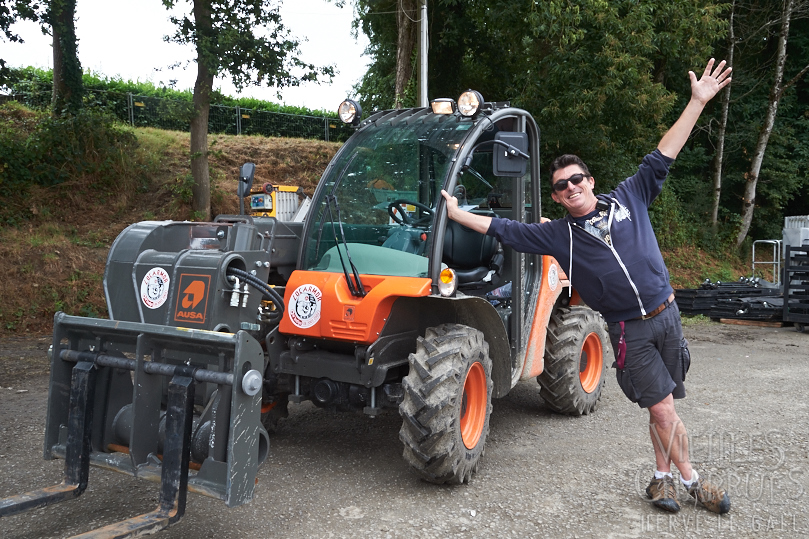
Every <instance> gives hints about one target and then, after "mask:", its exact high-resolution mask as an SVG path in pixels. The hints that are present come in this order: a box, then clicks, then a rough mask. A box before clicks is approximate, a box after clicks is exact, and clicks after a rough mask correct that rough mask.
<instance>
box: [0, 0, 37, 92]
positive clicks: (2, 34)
mask: <svg viewBox="0 0 809 539" xmlns="http://www.w3.org/2000/svg"><path fill="white" fill-rule="evenodd" d="M41 15H42V7H41V6H40V5H39V4H37V3H36V2H29V1H27V0H9V1H6V0H3V1H2V2H0V42H3V41H10V42H12V43H25V41H24V40H23V39H22V38H21V37H20V36H19V35H17V34H15V33H14V32H12V31H11V25H12V24H14V23H15V22H17V21H34V22H36V21H38V20H39V18H40V16H41ZM8 76H9V68H8V66H7V65H6V62H5V60H3V59H2V58H0V86H2V85H4V84H5V83H6V80H7V78H8Z"/></svg>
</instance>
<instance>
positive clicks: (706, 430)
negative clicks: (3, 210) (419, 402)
mask: <svg viewBox="0 0 809 539" xmlns="http://www.w3.org/2000/svg"><path fill="white" fill-rule="evenodd" d="M686 336H687V337H688V339H689V340H690V341H691V352H692V356H693V362H692V366H691V371H690V372H689V374H688V379H687V381H686V387H687V388H688V398H686V399H685V400H682V401H678V403H677V408H678V411H679V413H680V416H681V417H682V418H683V420H684V422H685V424H686V426H687V427H688V429H689V433H690V436H691V455H692V461H693V462H694V463H695V466H696V468H697V469H698V470H699V471H700V473H701V474H702V475H703V476H706V477H709V478H710V480H712V481H714V482H716V483H721V484H722V485H724V486H725V487H726V488H727V489H728V492H729V494H730V497H731V501H732V509H731V512H730V513H729V514H728V515H725V516H722V517H718V516H717V515H714V514H713V513H709V512H708V511H706V510H705V509H704V508H701V507H695V506H694V504H693V502H691V501H690V498H689V497H688V495H687V494H686V493H685V491H684V490H683V489H682V488H681V489H679V498H680V502H681V505H682V506H683V508H682V510H681V511H680V513H678V514H676V515H675V514H669V513H664V512H661V511H659V510H657V509H656V508H654V507H653V506H651V505H650V504H649V503H648V501H647V500H646V498H645V494H644V492H643V491H644V488H645V486H646V484H647V483H648V481H649V479H650V478H651V475H652V471H653V469H654V457H653V453H652V450H651V443H650V441H649V437H648V430H647V427H646V424H647V421H648V415H647V414H646V413H645V412H643V411H642V410H640V409H639V408H638V407H637V406H636V405H634V404H632V403H630V402H629V401H627V400H626V398H625V397H624V396H623V394H622V393H621V392H620V390H619V388H618V385H617V383H616V382H615V375H614V371H612V370H610V371H609V372H608V379H607V386H606V388H605V390H604V395H603V398H602V401H601V406H600V407H599V409H598V411H597V412H596V413H594V414H592V415H590V416H586V417H580V418H574V417H565V416H559V415H556V414H553V413H551V412H550V411H549V410H548V409H547V408H546V407H545V406H544V404H543V402H542V399H541V398H540V397H539V388H538V386H537V384H536V383H535V382H533V381H532V382H524V383H520V384H519V385H518V386H517V387H516V388H514V390H512V392H511V394H510V395H509V396H507V397H505V398H503V399H500V400H497V401H495V402H494V411H493V414H492V419H491V433H490V435H489V439H488V442H487V448H486V455H485V456H484V458H483V460H482V464H481V467H480V470H479V472H478V474H477V475H476V476H475V477H474V478H473V480H472V482H471V484H469V485H462V486H456V487H447V486H436V485H431V484H428V483H425V482H422V481H421V480H419V479H418V478H417V477H416V475H415V474H414V473H413V472H411V471H410V470H409V469H408V468H407V465H406V464H405V463H404V461H403V460H402V458H401V452H402V449H401V444H400V442H399V440H398V431H399V426H400V424H401V420H400V418H399V416H398V414H395V413H392V414H388V415H385V416H382V417H377V418H375V419H370V418H367V417H364V416H362V415H350V414H341V415H333V414H331V413H328V412H325V411H322V410H319V409H317V408H315V407H313V406H311V405H310V404H308V403H307V404H303V405H299V406H296V405H290V417H289V418H288V419H286V420H282V423H281V428H280V431H279V432H278V433H277V434H276V435H275V436H273V437H272V439H271V448H270V456H269V458H268V460H267V462H265V463H264V465H263V466H262V468H261V469H260V470H259V483H258V488H257V492H256V497H255V499H254V500H253V501H252V502H251V503H249V504H246V505H244V506H242V507H238V508H234V509H228V508H227V507H226V506H225V505H224V503H222V502H220V501H217V500H213V499H209V498H206V497H203V496H199V495H194V494H192V495H189V499H188V506H187V509H186V515H185V517H184V518H183V519H182V520H181V521H180V522H179V523H178V524H176V525H175V526H173V527H172V528H169V529H168V530H166V531H164V532H161V535H162V536H163V537H166V538H185V537H195V538H203V537H217V538H229V537H251V538H252V537H355V536H362V537H408V538H411V537H416V538H420V537H430V538H432V537H509V536H515V537H526V536H529V537H599V538H602V537H647V536H651V535H654V536H657V537H696V536H699V537H749V536H755V537H758V536H766V537H800V536H804V537H809V515H808V514H807V512H806V511H805V509H804V503H806V500H807V499H809V441H808V439H807V438H808V437H807V419H808V418H809V413H808V412H809V410H807V404H806V400H805V395H806V386H805V384H804V381H805V380H807V379H809V353H807V351H809V334H802V333H798V332H796V331H795V330H794V329H793V328H759V327H747V326H731V325H723V324H718V323H705V324H700V325H698V326H692V327H687V328H686ZM48 344H49V343H48V340H47V339H35V338H34V339H26V340H0V410H2V414H0V496H8V495H12V494H16V493H20V492H24V491H28V490H32V489H35V488H40V487H43V486H46V485H49V484H54V483H57V482H59V480H60V479H61V473H62V468H63V465H64V463H63V461H59V460H56V461H43V460H42V436H43V430H44V423H45V418H44V414H45V405H46V399H47V384H48V380H47V371H48V366H47V362H46V360H45V349H47V346H48ZM157 493H158V487H157V485H155V484H152V483H148V482H144V481H139V480H135V479H132V478H130V477H128V476H126V475H120V474H115V473H112V472H109V471H102V470H98V469H92V470H91V472H90V485H89V487H88V490H87V491H86V492H85V494H84V495H83V496H81V498H79V499H78V500H75V501H70V502H66V503H63V504H60V505H57V506H53V507H49V508H45V509H39V510H36V511H33V512H30V513H27V514H22V515H15V516H13V517H7V518H4V519H2V520H0V538H2V539H7V538H8V539H10V538H18V537H64V536H70V535H74V534H77V533H82V532H85V531H89V530H92V529H94V528H97V527H99V526H103V525H105V524H109V523H112V522H115V521H117V520H121V519H125V518H128V517H130V516H134V515H137V514H140V513H144V512H148V511H150V510H151V509H153V507H154V506H155V505H156V500H157Z"/></svg>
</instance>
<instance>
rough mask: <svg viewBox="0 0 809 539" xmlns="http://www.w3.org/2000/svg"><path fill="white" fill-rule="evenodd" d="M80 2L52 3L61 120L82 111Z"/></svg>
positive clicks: (57, 108) (55, 87) (56, 99)
mask: <svg viewBox="0 0 809 539" xmlns="http://www.w3.org/2000/svg"><path fill="white" fill-rule="evenodd" d="M75 17H76V0H61V1H54V2H51V5H50V12H49V14H48V18H49V20H50V23H51V32H52V33H53V97H52V99H51V107H52V110H53V113H54V114H55V115H57V116H60V115H62V114H63V113H64V112H65V111H70V112H75V111H77V110H78V109H79V108H81V94H82V80H81V76H82V70H81V64H80V63H79V57H78V47H77V46H76V25H75Z"/></svg>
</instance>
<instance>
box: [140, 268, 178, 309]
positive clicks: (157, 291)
mask: <svg viewBox="0 0 809 539" xmlns="http://www.w3.org/2000/svg"><path fill="white" fill-rule="evenodd" d="M170 281H171V280H170V279H169V274H168V273H166V270H164V269H163V268H152V269H150V270H149V271H148V272H147V273H146V275H144V276H143V280H142V281H141V282H140V299H141V300H143V304H144V305H146V306H147V307H149V308H150V309H157V308H158V307H160V306H161V305H163V304H164V303H166V298H168V297H169V282H170Z"/></svg>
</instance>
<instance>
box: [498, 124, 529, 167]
mask: <svg viewBox="0 0 809 539" xmlns="http://www.w3.org/2000/svg"><path fill="white" fill-rule="evenodd" d="M494 144H495V146H494V151H493V155H494V159H493V160H492V173H493V174H494V175H495V176H507V177H511V178H521V177H523V176H525V170H526V167H527V166H528V133H514V132H510V131H498V132H497V133H496V134H495V135H494Z"/></svg>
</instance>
